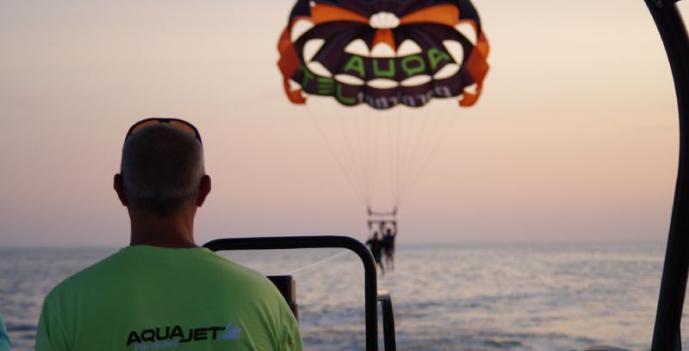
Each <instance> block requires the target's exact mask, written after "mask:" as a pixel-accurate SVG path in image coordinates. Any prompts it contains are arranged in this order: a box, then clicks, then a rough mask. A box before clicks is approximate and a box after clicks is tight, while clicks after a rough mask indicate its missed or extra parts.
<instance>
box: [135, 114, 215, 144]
mask: <svg viewBox="0 0 689 351" xmlns="http://www.w3.org/2000/svg"><path fill="white" fill-rule="evenodd" d="M159 124H167V125H168V126H170V127H172V128H174V129H177V130H179V131H181V132H185V133H188V134H190V135H192V136H194V138H196V140H198V141H199V143H201V144H203V142H202V141H201V134H199V130H198V129H196V127H194V125H193V124H191V123H189V122H187V121H185V120H181V119H179V118H159V117H153V118H146V119H143V120H141V121H138V122H136V123H134V125H133V126H131V128H129V131H128V132H127V136H126V137H125V139H124V141H125V142H126V141H127V139H129V137H130V136H132V135H134V134H136V133H138V132H140V131H142V130H144V129H146V128H148V127H152V126H156V125H159Z"/></svg>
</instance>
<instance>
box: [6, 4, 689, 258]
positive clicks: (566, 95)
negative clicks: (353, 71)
mask: <svg viewBox="0 0 689 351" xmlns="http://www.w3.org/2000/svg"><path fill="white" fill-rule="evenodd" d="M474 4H475V5H476V7H477V8H478V9H479V11H480V14H481V16H482V20H483V25H484V29H485V31H486V34H487V35H488V38H489V39H490V41H491V46H492V52H491V56H490V58H489V62H490V63H491V65H492V70H491V72H490V74H489V76H488V78H487V80H486V87H485V90H484V94H483V96H482V98H481V100H480V101H479V103H478V104H477V106H476V107H474V108H472V109H458V108H456V107H455V106H456V105H455V104H454V103H451V104H449V105H448V104H444V105H443V104H434V106H433V107H432V110H431V111H433V112H432V113H433V114H439V115H442V116H441V117H455V118H456V120H455V122H454V126H453V129H452V130H451V133H450V134H449V136H448V138H447V140H446V141H445V142H444V143H442V144H440V146H439V148H438V150H437V153H436V154H435V156H434V158H433V160H432V162H431V163H430V164H429V166H428V167H427V168H426V169H425V172H424V173H423V175H422V176H421V177H420V178H419V182H418V184H417V186H416V187H415V188H414V190H413V192H412V193H411V194H410V195H409V198H408V200H407V202H406V203H405V204H404V206H403V207H402V208H401V209H400V211H401V212H400V225H401V228H402V229H401V232H400V235H401V236H400V240H402V241H403V242H425V241H428V242H438V241H459V242H462V241H580V240H604V241H613V240H664V239H665V237H666V232H667V227H668V223H669V216H670V207H671V203H672V195H673V190H674V181H675V175H676V160H677V117H676V105H675V98H674V90H673V86H672V80H671V76H670V71H669V68H668V64H667V60H666V57H665V53H664V51H663V48H662V45H661V42H660V40H659V38H658V34H657V31H656V29H655V26H654V25H653V22H652V20H651V17H650V16H649V14H648V11H647V9H646V7H645V4H644V2H643V1H641V0H637V1H630V0H614V1H593V0H582V1H564V0H548V1H545V0H523V1H504V0H481V1H479V0H476V1H475V2H474ZM291 6H292V1H287V0H281V1H276V0H269V1H268V0H264V1H215V0H200V1H194V2H189V1H170V0H168V1H146V2H142V1H128V0H127V1H117V2H112V1H102V0H99V1H92V0H91V1H76V0H71V1H62V0H56V1H50V2H46V1H35V0H21V1H19V0H10V1H2V2H0V52H2V55H0V115H1V118H0V129H1V130H2V131H3V137H2V138H1V139H0V161H1V163H2V166H1V167H0V194H2V197H1V199H0V246H12V245H40V246H48V245H60V246H77V245H78V246H84V245H110V246H112V245H125V244H126V243H127V240H128V220H127V217H126V213H125V211H124V209H123V208H122V207H121V206H120V205H119V203H118V202H117V199H116V197H115V194H114V192H113V191H112V190H111V179H112V175H113V174H114V173H115V172H116V171H117V169H118V166H119V158H120V149H121V143H122V141H123V137H124V133H125V131H126V130H127V128H128V127H129V126H130V125H131V124H132V123H133V122H135V121H136V120H138V119H140V118H143V117H147V116H177V117H182V118H186V119H188V120H190V121H192V122H193V123H195V124H196V125H197V126H198V127H199V129H200V130H201V133H202V135H203V138H204V143H205V147H206V158H207V159H206V166H207V171H208V173H209V174H211V176H212V177H213V181H214V183H213V186H214V187H213V192H212V193H211V196H210V197H209V198H208V201H207V203H206V206H205V207H204V208H203V209H202V210H201V212H200V213H199V218H198V225H197V238H198V241H199V242H200V243H203V242H206V241H207V240H209V239H212V238H217V237H221V236H234V235H264V234H351V235H354V236H357V237H360V238H361V237H363V233H364V231H365V226H364V224H365V222H364V221H365V212H364V209H363V208H362V205H361V203H360V202H359V201H358V199H357V197H356V196H355V195H354V194H353V193H352V187H351V186H350V185H349V184H348V183H347V181H346V179H345V177H344V176H343V175H342V173H341V171H340V170H339V168H338V166H337V164H336V162H335V161H334V160H333V157H332V155H331V154H330V153H329V152H328V150H327V148H326V144H325V143H324V142H323V140H322V139H321V137H320V135H319V134H318V132H317V129H316V128H314V124H313V123H312V122H310V120H309V118H312V117H313V116H310V115H309V114H310V113H311V112H305V108H304V107H300V106H293V105H290V104H289V103H288V102H287V100H286V99H285V98H284V96H283V92H282V87H281V81H280V75H279V73H278V70H277V68H276V65H275V62H276V60H277V58H278V55H277V50H276V48H275V46H276V40H277V38H278V35H279V33H280V31H281V30H282V28H283V26H284V25H285V24H286V18H287V17H286V16H287V14H288V12H289V10H290V7H291ZM680 6H681V8H682V11H683V13H684V15H685V16H687V15H689V3H687V2H686V1H685V2H682V3H681V4H680ZM333 106H334V105H333ZM446 106H449V107H446ZM333 108H334V107H333ZM325 111H326V113H327V112H328V111H329V110H328V109H327V108H326V110H325Z"/></svg>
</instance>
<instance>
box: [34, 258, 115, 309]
mask: <svg viewBox="0 0 689 351" xmlns="http://www.w3.org/2000/svg"><path fill="white" fill-rule="evenodd" d="M118 254H119V252H117V253H114V254H111V255H110V256H108V257H106V258H104V259H102V260H100V261H98V262H96V263H94V264H92V265H90V266H88V267H86V268H84V269H82V270H81V271H79V272H77V273H74V274H72V275H71V276H69V277H67V278H66V279H65V280H63V281H62V282H60V283H59V284H57V285H56V286H55V287H54V288H53V289H52V290H51V291H50V293H48V295H47V297H46V299H47V300H50V299H54V298H58V296H59V295H63V294H64V293H69V292H73V291H75V290H78V289H81V287H83V286H84V284H87V283H88V282H89V281H93V280H97V279H99V278H103V279H107V277H108V276H109V274H108V272H107V271H108V270H109V269H110V267H111V266H112V265H113V261H116V259H117V255H118Z"/></svg>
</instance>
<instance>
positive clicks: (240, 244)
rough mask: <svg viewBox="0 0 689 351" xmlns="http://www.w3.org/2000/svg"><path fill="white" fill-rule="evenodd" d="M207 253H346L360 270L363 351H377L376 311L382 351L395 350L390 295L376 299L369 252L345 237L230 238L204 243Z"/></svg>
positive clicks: (372, 261)
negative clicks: (353, 256) (333, 250)
mask: <svg viewBox="0 0 689 351" xmlns="http://www.w3.org/2000/svg"><path fill="white" fill-rule="evenodd" d="M204 247H206V248H208V249H210V250H211V251H247V250H284V249H325V248H340V249H348V250H350V251H352V252H354V253H355V254H357V256H359V258H360V259H361V263H362V264H363V266H364V267H363V268H364V307H365V312H364V313H365V318H366V351H377V350H378V310H377V302H378V301H380V302H381V305H382V309H383V330H384V344H385V350H386V351H394V350H395V323H394V315H393V310H392V299H391V298H390V295H388V294H383V295H380V296H378V291H377V290H378V280H377V279H378V277H377V272H376V266H375V261H374V259H373V255H371V251H369V249H368V248H367V247H366V246H365V245H364V244H363V243H361V242H360V241H358V240H356V239H353V238H350V237H346V236H291V237H264V238H231V239H218V240H213V241H210V242H208V243H207V244H205V245H204Z"/></svg>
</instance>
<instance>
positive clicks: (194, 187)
mask: <svg viewBox="0 0 689 351" xmlns="http://www.w3.org/2000/svg"><path fill="white" fill-rule="evenodd" d="M121 174H122V186H123V190H124V194H125V196H126V198H127V202H128V206H129V207H130V209H133V210H136V211H138V212H144V213H149V214H151V215H156V216H169V215H172V214H175V213H176V212H179V211H180V210H182V209H184V208H185V207H187V206H193V205H195V204H194V201H195V199H196V197H197V195H198V191H199V184H200V182H201V178H202V177H203V175H204V166H203V147H202V146H201V143H200V142H199V141H198V140H196V138H194V136H192V135H190V134H188V133H185V132H183V131H180V130H177V129H175V128H173V127H171V126H169V125H167V124H158V125H155V126H151V127H147V128H145V129H142V130H140V131H138V132H136V133H135V134H133V135H131V136H130V137H129V138H128V139H127V141H126V142H125V144H124V147H123V149H122V165H121Z"/></svg>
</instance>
